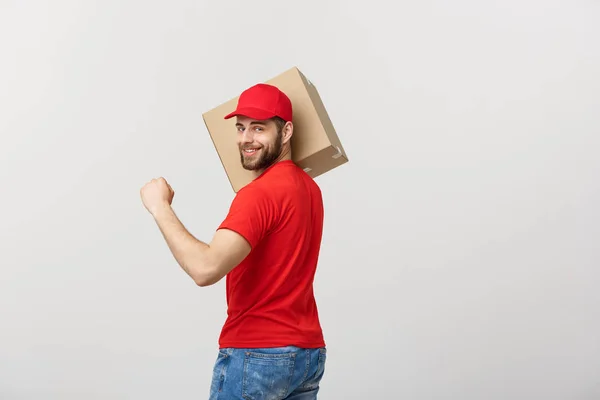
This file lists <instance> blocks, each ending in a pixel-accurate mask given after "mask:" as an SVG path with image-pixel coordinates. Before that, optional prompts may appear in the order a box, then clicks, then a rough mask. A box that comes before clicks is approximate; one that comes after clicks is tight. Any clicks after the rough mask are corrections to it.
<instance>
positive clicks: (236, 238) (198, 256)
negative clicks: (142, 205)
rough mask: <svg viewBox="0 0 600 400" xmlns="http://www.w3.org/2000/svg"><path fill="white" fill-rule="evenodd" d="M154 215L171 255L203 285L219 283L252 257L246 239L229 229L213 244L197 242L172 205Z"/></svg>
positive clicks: (216, 234)
mask: <svg viewBox="0 0 600 400" xmlns="http://www.w3.org/2000/svg"><path fill="white" fill-rule="evenodd" d="M153 216H154V219H155V221H156V223H157V225H158V227H159V229H160V231H161V233H162V235H163V237H164V238H165V241H166V242H167V245H168V247H169V249H170V250H171V253H172V254H173V256H174V257H175V259H176V260H177V262H178V263H179V265H180V266H181V268H183V270H184V271H185V272H186V273H187V274H188V275H189V276H190V277H191V278H192V279H193V280H194V282H196V284H197V285H199V286H208V285H213V284H215V283H217V282H218V281H219V280H221V279H222V278H223V277H224V276H225V275H227V273H228V272H229V271H231V270H232V269H233V268H235V267H236V266H237V265H238V264H239V263H240V262H242V260H244V258H246V256H248V254H250V251H251V247H250V244H249V243H248V242H247V241H246V239H244V238H243V237H242V236H241V235H240V234H238V233H236V232H234V231H231V230H228V229H220V230H218V231H217V232H216V233H215V235H214V237H213V239H212V241H211V242H210V243H204V242H202V241H200V240H198V239H196V238H195V237H194V236H192V234H190V232H189V231H188V230H187V229H186V228H185V227H184V226H183V224H182V223H181V221H180V220H179V218H178V217H177V215H176V214H175V212H174V211H173V209H172V208H171V206H170V205H169V204H165V205H164V206H163V207H160V208H159V209H158V210H156V211H155V212H154V213H153Z"/></svg>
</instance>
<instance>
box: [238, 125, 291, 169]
mask: <svg viewBox="0 0 600 400" xmlns="http://www.w3.org/2000/svg"><path fill="white" fill-rule="evenodd" d="M236 128H237V134H238V136H237V143H238V147H239V149H240V158H241V162H242V166H243V167H244V168H245V169H247V170H251V171H260V170H264V169H265V168H267V167H269V166H270V165H271V164H273V163H274V162H275V161H276V160H277V158H278V157H279V156H280V155H281V150H282V134H281V132H278V131H277V125H276V124H275V122H273V121H260V120H254V119H251V118H247V117H243V116H238V117H237V123H236Z"/></svg>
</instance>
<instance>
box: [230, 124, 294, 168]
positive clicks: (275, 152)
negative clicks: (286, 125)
mask: <svg viewBox="0 0 600 400" xmlns="http://www.w3.org/2000/svg"><path fill="white" fill-rule="evenodd" d="M282 141H283V137H282V134H281V133H279V134H278V135H277V137H276V139H275V143H273V144H272V145H267V146H263V147H261V148H260V149H259V150H260V155H259V156H258V157H254V156H253V157H250V158H248V157H246V156H244V151H243V150H244V147H243V146H240V161H241V163H242V167H244V169H246V170H249V171H257V170H264V169H267V168H268V167H270V166H271V165H272V164H273V163H274V162H275V161H276V160H277V158H278V157H279V156H280V155H281V149H282V147H283V145H282ZM259 150H257V151H259Z"/></svg>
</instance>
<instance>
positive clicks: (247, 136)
mask: <svg viewBox="0 0 600 400" xmlns="http://www.w3.org/2000/svg"><path fill="white" fill-rule="evenodd" d="M253 140H254V134H253V132H252V131H251V130H250V129H244V130H243V131H242V137H241V141H242V143H251V142H252V141H253Z"/></svg>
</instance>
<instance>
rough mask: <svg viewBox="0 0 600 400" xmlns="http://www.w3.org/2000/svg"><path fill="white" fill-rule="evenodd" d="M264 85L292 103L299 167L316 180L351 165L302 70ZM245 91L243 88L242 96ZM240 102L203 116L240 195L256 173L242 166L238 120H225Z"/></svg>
mask: <svg viewBox="0 0 600 400" xmlns="http://www.w3.org/2000/svg"><path fill="white" fill-rule="evenodd" d="M255 83H258V82H251V83H249V84H248V85H247V86H248V87H250V86H252V85H254V84H255ZM264 83H268V84H271V85H274V86H277V87H278V88H279V89H280V90H281V91H283V92H284V93H285V94H286V95H287V96H288V97H289V98H290V100H291V102H292V108H293V112H294V117H293V120H292V123H293V125H294V134H293V135H292V139H291V142H292V143H291V144H292V160H293V161H294V162H295V163H296V164H297V165H298V166H300V167H301V168H303V169H304V171H306V172H307V173H308V174H309V175H310V176H311V177H313V178H316V177H317V176H319V175H322V174H324V173H326V172H328V171H330V170H332V169H334V168H336V167H338V166H340V165H342V164H345V163H346V162H348V157H347V155H346V153H345V152H344V148H343V146H342V143H341V142H340V139H339V137H338V135H337V133H336V131H335V129H334V127H333V123H332V122H331V120H330V118H329V115H328V114H327V111H326V110H325V106H324V105H323V102H322V101H321V97H320V96H319V93H318V92H317V88H316V87H315V86H314V85H313V84H312V83H311V82H310V81H309V80H308V79H307V78H306V77H305V76H304V74H302V72H300V70H299V69H298V68H296V67H293V68H291V69H289V70H287V71H285V72H283V73H282V74H280V75H278V76H276V77H274V78H272V79H270V80H268V81H266V82H264ZM245 89H246V88H240V93H241V92H242V91H243V90H245ZM238 98H239V95H238V97H235V98H233V99H231V100H229V101H227V102H226V103H223V104H221V105H220V106H218V107H216V108H214V109H212V110H210V111H207V112H205V113H203V114H202V117H203V119H204V123H205V125H206V128H207V129H208V132H209V134H210V136H211V138H212V141H213V144H214V146H215V149H216V150H217V153H218V154H219V158H220V159H221V163H222V164H223V167H224V168H225V172H226V173H227V177H228V178H229V182H230V183H231V186H232V188H233V191H234V192H236V193H237V192H238V191H239V190H240V189H241V188H242V187H244V186H245V185H247V184H248V183H250V182H251V181H252V179H253V175H252V171H247V170H245V169H244V168H243V167H242V165H241V162H240V152H239V149H238V146H237V143H236V128H235V123H236V120H235V118H231V119H228V120H226V119H223V117H225V115H227V114H228V113H230V112H231V111H233V110H234V109H235V108H236V105H237V101H238Z"/></svg>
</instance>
